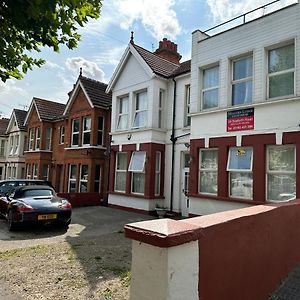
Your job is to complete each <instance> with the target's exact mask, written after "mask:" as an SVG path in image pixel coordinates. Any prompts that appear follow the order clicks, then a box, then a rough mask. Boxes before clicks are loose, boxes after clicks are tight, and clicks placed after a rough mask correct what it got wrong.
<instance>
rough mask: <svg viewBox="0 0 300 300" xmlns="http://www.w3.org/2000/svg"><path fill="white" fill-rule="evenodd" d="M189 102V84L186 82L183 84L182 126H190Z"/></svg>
mask: <svg viewBox="0 0 300 300" xmlns="http://www.w3.org/2000/svg"><path fill="white" fill-rule="evenodd" d="M190 104H191V86H190V85H189V84H188V85H186V86H185V94H184V127H188V126H191V117H190V116H189V113H190Z"/></svg>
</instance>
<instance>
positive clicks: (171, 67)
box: [133, 44, 191, 78]
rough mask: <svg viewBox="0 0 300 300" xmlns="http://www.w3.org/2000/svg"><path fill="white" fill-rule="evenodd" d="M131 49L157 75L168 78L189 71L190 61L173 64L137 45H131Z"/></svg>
mask: <svg viewBox="0 0 300 300" xmlns="http://www.w3.org/2000/svg"><path fill="white" fill-rule="evenodd" d="M133 47H134V48H135V49H136V51H137V52H138V53H139V54H140V56H141V57H142V58H143V59H144V61H145V62H146V63H147V64H148V66H149V67H150V68H151V69H152V71H153V72H154V73H155V74H157V75H160V76H163V77H166V78H170V77H174V76H178V75H180V74H184V73H187V72H189V71H190V70H191V61H190V60H188V61H185V62H183V63H181V64H175V63H173V62H170V61H168V60H166V59H164V58H162V57H159V56H158V55H156V54H154V53H152V52H150V51H148V50H146V49H144V48H142V47H140V46H138V45H135V44H133Z"/></svg>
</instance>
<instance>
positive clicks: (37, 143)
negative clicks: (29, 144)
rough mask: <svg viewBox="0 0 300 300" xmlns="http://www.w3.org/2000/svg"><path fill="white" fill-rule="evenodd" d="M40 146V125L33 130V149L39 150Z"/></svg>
mask: <svg viewBox="0 0 300 300" xmlns="http://www.w3.org/2000/svg"><path fill="white" fill-rule="evenodd" d="M40 146H41V130H40V127H37V128H36V131H35V150H39V149H40Z"/></svg>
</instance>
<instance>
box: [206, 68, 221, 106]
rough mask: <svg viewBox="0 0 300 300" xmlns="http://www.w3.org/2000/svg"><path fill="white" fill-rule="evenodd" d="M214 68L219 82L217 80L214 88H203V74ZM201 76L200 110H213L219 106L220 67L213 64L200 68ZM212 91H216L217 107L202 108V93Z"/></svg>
mask: <svg viewBox="0 0 300 300" xmlns="http://www.w3.org/2000/svg"><path fill="white" fill-rule="evenodd" d="M214 68H218V73H219V80H218V85H215V86H212V87H209V88H204V77H205V75H204V73H205V71H207V70H209V69H214ZM201 74H202V76H201V77H202V82H201V87H202V89H201V110H213V109H217V108H218V107H219V105H220V65H219V64H214V65H211V66H206V67H204V68H201ZM212 90H218V101H217V102H218V104H217V106H214V107H208V108H204V93H205V92H209V91H212Z"/></svg>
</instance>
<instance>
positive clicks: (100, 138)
mask: <svg viewBox="0 0 300 300" xmlns="http://www.w3.org/2000/svg"><path fill="white" fill-rule="evenodd" d="M103 141H104V118H103V117H98V131H97V145H100V146H103Z"/></svg>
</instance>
